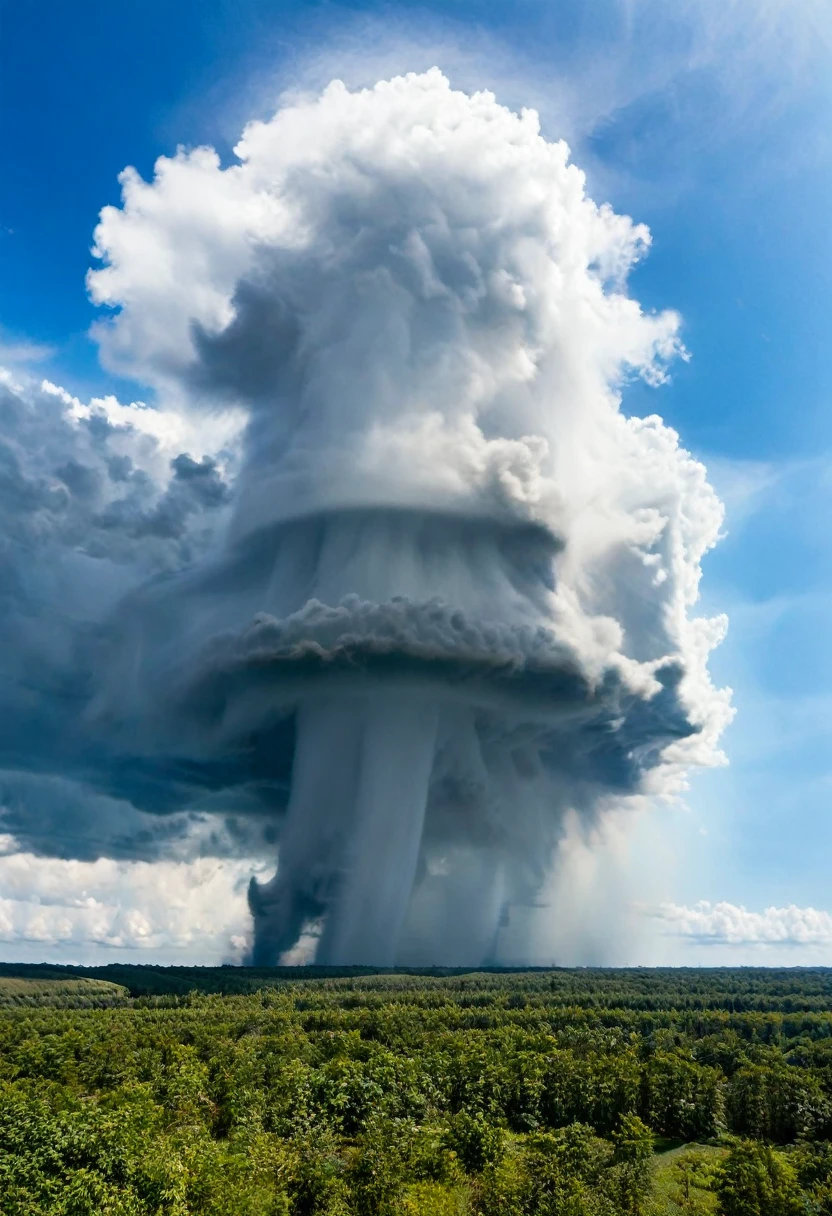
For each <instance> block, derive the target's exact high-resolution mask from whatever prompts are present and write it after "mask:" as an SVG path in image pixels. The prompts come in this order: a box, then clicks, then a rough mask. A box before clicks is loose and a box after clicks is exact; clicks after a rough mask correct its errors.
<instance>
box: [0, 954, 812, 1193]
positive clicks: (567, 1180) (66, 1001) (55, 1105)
mask: <svg viewBox="0 0 832 1216" xmlns="http://www.w3.org/2000/svg"><path fill="white" fill-rule="evenodd" d="M13 970H14V969H12V968H10V967H8V966H6V967H2V968H0V972H3V973H4V975H3V978H2V979H1V980H0V983H3V984H5V985H6V991H7V993H11V994H12V995H13V996H14V997H15V998H17V996H19V995H22V996H24V997H25V1000H24V1001H23V1002H22V1003H21V1002H20V1001H17V1000H15V1001H14V1002H11V1003H9V1002H7V1003H6V1005H5V1006H4V1007H3V1008H1V1009H0V1213H1V1214H2V1216H35V1214H36V1213H37V1214H40V1213H56V1214H60V1216H85V1214H87V1213H89V1214H92V1213H96V1214H97V1213H111V1214H112V1216H150V1214H152V1216H187V1214H190V1213H207V1214H208V1216H231V1214H232V1213H234V1216H266V1214H268V1216H413V1214H415V1213H419V1216H659V1213H661V1214H663V1216H665V1214H666V1216H671V1214H672V1216H676V1214H677V1213H688V1214H689V1216H696V1214H700V1216H706V1214H707V1216H717V1214H718V1216H793V1214H796V1213H798V1212H800V1213H807V1214H808V1213H813V1214H815V1216H832V1143H830V1126H831V1125H832V1117H831V1116H830V1110H832V1013H830V1008H832V999H830V998H832V979H830V973H826V972H823V971H821V970H814V971H810V970H805V971H804V970H801V971H795V972H755V971H751V970H743V971H736V972H731V971H727V970H725V971H715V972H708V971H695V972H693V971H689V972H679V971H656V972H650V971H597V972H596V971H539V972H524V973H508V972H499V971H492V972H481V973H463V972H459V973H451V972H445V973H433V974H418V973H413V972H398V973H372V972H370V971H369V970H368V969H364V970H363V971H360V970H358V969H355V970H353V971H351V972H350V973H348V974H346V975H338V974H335V973H333V972H324V973H321V972H319V971H316V970H315V969H310V970H308V971H305V972H304V971H300V970H298V969H288V968H284V969H275V970H274V971H273V972H267V971H263V970H261V971H254V970H250V969H234V968H216V969H210V968H205V969H199V968H194V969H185V968H181V969H171V972H170V973H168V972H166V971H164V970H163V969H157V968H143V967H142V968H135V969H132V971H131V969H129V968H125V967H118V968H114V969H110V968H100V969H96V970H95V973H94V974H90V973H83V974H82V973H81V969H56V968H43V969H41V970H42V973H41V974H37V971H38V969H37V968H30V969H25V968H20V969H18V970H19V971H20V972H21V973H23V974H20V975H15V974H13V973H12V972H13ZM32 972H35V973H34V974H33V973H32ZM56 972H57V974H56ZM103 972H107V973H109V978H108V977H107V976H105V975H104V974H102V973H103ZM132 972H135V973H137V974H132ZM116 980H117V981H118V983H119V984H121V985H122V987H121V988H114V987H113V985H114V984H115V982H116ZM21 984H22V985H23V989H22V990H21V988H20V985H21ZM9 985H13V987H11V988H9ZM14 985H16V986H17V987H14ZM79 985H80V986H81V987H80V988H79ZM84 985H92V986H93V987H94V988H95V989H96V992H95V993H93V992H91V991H85V990H84ZM188 985H190V987H188ZM212 986H214V987H216V988H218V989H219V991H218V992H215V993H212V992H210V991H208V990H209V989H210V988H211V987H212ZM128 992H129V993H132V994H133V995H132V996H128V995H127V993H128ZM81 1000H83V1001H89V1002H90V1003H88V1004H79V1003H78V1002H79V1001H81ZM726 1135H728V1137H729V1139H728V1141H727V1144H728V1146H729V1147H727V1148H715V1147H714V1148H705V1147H697V1144H698V1145H699V1146H701V1145H702V1144H703V1142H708V1143H711V1144H714V1145H717V1144H720V1143H722V1142H723V1141H724V1138H725V1136H726ZM692 1142H693V1143H692ZM672 1143H679V1144H688V1145H689V1147H688V1148H687V1149H685V1150H684V1151H682V1150H681V1149H680V1150H678V1151H671V1152H669V1153H667V1154H665V1153H664V1151H659V1152H657V1151H655V1150H664V1148H665V1147H666V1146H667V1145H668V1144H672ZM665 1156H666V1164H663V1162H664V1160H665Z"/></svg>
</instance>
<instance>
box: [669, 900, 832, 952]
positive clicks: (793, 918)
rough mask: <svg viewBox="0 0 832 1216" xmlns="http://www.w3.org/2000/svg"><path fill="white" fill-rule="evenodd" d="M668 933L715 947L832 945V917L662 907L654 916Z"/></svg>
mask: <svg viewBox="0 0 832 1216" xmlns="http://www.w3.org/2000/svg"><path fill="white" fill-rule="evenodd" d="M653 915H654V916H655V917H656V919H657V920H659V921H660V922H661V923H662V925H663V926H664V929H665V931H666V932H667V933H671V934H674V935H675V936H678V937H684V938H690V939H693V940H694V941H697V942H703V943H709V944H714V945H730V946H748V945H769V944H771V945H785V946H813V945H822V946H830V945H832V915H830V914H829V912H824V911H821V910H819V909H817V908H798V907H796V906H795V905H794V904H789V905H788V907H785V908H774V907H772V908H766V909H765V911H764V912H749V910H748V909H747V908H744V907H743V906H742V905H739V904H731V903H726V902H724V901H722V902H720V903H716V904H712V903H709V902H708V900H700V902H699V903H697V904H694V905H693V907H684V906H682V905H679V904H662V905H661V906H660V907H659V908H657V909H656V911H655V912H654V913H653Z"/></svg>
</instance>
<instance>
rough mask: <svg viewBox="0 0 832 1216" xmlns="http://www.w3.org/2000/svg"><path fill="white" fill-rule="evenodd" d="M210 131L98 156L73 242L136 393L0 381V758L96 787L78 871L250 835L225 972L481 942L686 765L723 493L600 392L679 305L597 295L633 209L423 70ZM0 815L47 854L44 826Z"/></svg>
mask: <svg viewBox="0 0 832 1216" xmlns="http://www.w3.org/2000/svg"><path fill="white" fill-rule="evenodd" d="M235 153H236V160H235V161H234V162H233V163H232V164H230V165H228V166H227V167H223V166H222V164H221V163H220V160H219V157H218V156H217V154H216V153H215V152H214V151H213V150H212V149H210V148H197V149H194V150H192V151H182V150H180V152H178V153H177V155H176V156H175V157H173V158H164V157H163V158H161V159H160V160H159V161H158V162H157V164H156V167H155V175H154V177H153V180H152V181H149V182H145V181H143V180H142V179H141V178H140V177H139V176H138V174H136V173H135V171H133V170H127V171H125V173H124V175H123V177H122V185H123V202H122V206H121V207H119V208H115V207H107V208H105V209H104V210H103V212H102V215H101V221H100V223H99V226H98V228H97V230H96V238H95V239H96V246H95V250H96V254H97V256H98V258H99V259H100V261H101V266H100V267H99V268H98V269H96V270H93V271H92V272H91V273H90V276H89V287H90V292H91V295H92V297H93V299H94V300H95V301H96V302H97V303H99V304H101V305H106V306H108V307H109V308H111V309H112V310H113V313H112V315H111V316H110V317H109V318H108V319H107V320H104V321H102V322H101V323H100V324H99V326H98V331H97V335H98V339H99V342H100V344H101V350H102V354H103V357H104V359H105V361H106V362H107V363H108V365H109V366H110V367H112V368H114V369H117V370H121V371H125V372H127V373H129V374H130V375H132V376H134V377H137V378H139V379H140V380H141V381H143V382H145V383H147V384H149V385H150V386H152V388H153V389H154V390H155V392H156V395H157V398H158V402H159V407H158V409H155V410H149V409H147V410H141V409H138V408H135V409H133V411H132V413H131V412H130V411H129V410H126V411H125V408H124V407H118V409H120V410H121V411H122V412H121V413H118V411H117V410H116V408H115V406H114V405H113V404H110V405H109V406H108V405H107V403H106V402H102V403H98V404H97V405H94V406H93V407H92V408H86V407H82V406H81V405H80V403H78V402H75V401H74V400H73V399H71V398H69V396H68V394H65V393H64V394H63V395H62V393H61V390H58V389H55V388H54V386H50V385H45V386H44V387H43V388H42V389H41V390H38V391H37V392H34V390H24V388H22V387H16V386H15V385H14V384H13V383H9V384H8V385H6V386H5V387H4V388H3V389H2V393H3V396H2V409H3V410H4V411H6V413H7V415H8V417H9V418H13V419H14V426H15V428H16V431H15V433H17V434H18V435H20V436H22V438H21V442H20V444H19V447H16V448H14V449H10V451H11V452H12V455H11V457H10V460H11V461H12V465H11V466H10V467H12V468H13V472H14V476H15V477H16V478H18V480H19V483H20V485H21V486H25V494H23V492H21V493H22V497H21V502H22V503H23V504H24V506H23V507H22V508H21V519H20V524H19V537H13V538H12V539H13V542H14V543H17V544H19V546H20V552H21V553H22V552H23V549H24V548H26V551H27V552H31V551H32V550H34V551H35V552H36V554H37V563H38V564H37V573H36V577H35V578H34V579H33V578H32V577H31V576H30V577H29V579H28V582H27V587H29V588H32V587H35V586H36V583H37V581H38V580H40V587H39V588H36V590H35V591H34V592H33V593H32V594H34V595H35V596H40V600H39V603H41V604H45V603H46V602H47V600H48V602H49V604H51V607H48V606H47V607H43V608H42V617H41V619H42V621H43V624H44V626H45V627H51V626H54V628H55V634H54V636H55V638H56V642H55V645H54V647H53V648H52V649H51V651H50V652H49V653H48V654H42V655H41V657H40V658H39V659H38V661H37V663H36V664H35V665H34V666H31V664H34V657H33V656H34V654H35V652H36V647H37V645H38V643H37V640H36V639H35V638H34V637H33V633H32V630H31V628H30V624H27V622H31V620H32V612H31V608H30V607H27V606H26V605H25V603H24V601H23V599H21V602H20V605H18V607H17V608H16V609H15V610H14V611H13V613H12V616H11V620H12V634H11V642H12V645H11V646H10V647H9V648H8V652H9V653H8V657H7V658H5V659H4V663H5V669H4V672H3V674H4V675H5V676H6V677H7V679H6V681H5V682H4V684H3V688H4V689H7V691H4V692H2V693H0V696H2V697H4V698H8V699H9V702H8V705H5V706H4V708H5V709H11V707H12V704H13V703H15V698H17V702H16V703H15V704H16V721H17V725H16V726H15V727H14V728H13V729H12V730H11V732H10V734H9V735H8V737H7V741H6V744H5V745H4V751H5V752H6V758H7V767H9V768H11V767H14V768H15V770H16V771H17V772H18V773H19V774H20V780H23V779H24V778H25V779H34V778H33V777H32V776H31V775H32V774H41V775H43V774H56V773H61V774H63V775H64V776H65V777H67V775H69V777H68V778H67V779H69V778H71V780H72V781H73V782H74V783H76V785H81V786H82V787H83V788H85V789H87V790H89V791H95V793H94V794H91V796H92V797H95V798H98V800H99V802H100V804H101V806H102V808H103V807H105V805H106V807H108V808H109V809H108V810H104V809H102V811H101V823H100V824H99V832H100V846H99V849H100V852H101V853H103V854H104V855H107V851H108V849H111V848H112V846H113V841H115V840H116V839H119V840H121V847H122V848H123V849H124V850H125V851H126V852H127V853H129V852H130V850H131V849H132V850H134V851H136V852H138V850H139V848H140V847H141V848H142V849H144V850H145V852H147V851H149V852H151V853H153V854H154V855H157V856H159V855H164V854H165V852H166V851H170V850H171V849H172V848H173V847H174V844H175V841H176V840H177V839H179V837H178V835H177V833H183V832H185V828H184V827H181V826H179V827H176V828H174V826H173V825H175V824H177V825H182V824H183V823H184V822H185V821H186V820H187V819H188V817H189V816H190V817H191V821H192V820H193V817H194V816H195V815H197V814H198V815H199V816H200V817H201V819H200V822H208V823H213V824H214V825H215V827H214V828H211V829H209V833H210V832H213V835H212V837H211V839H212V841H213V844H212V845H211V846H210V847H212V848H214V849H215V850H216V851H217V852H218V853H220V854H222V853H223V852H225V853H226V854H228V855H237V856H239V855H240V854H241V853H242V852H243V851H244V849H245V848H248V849H250V848H251V847H253V843H254V844H256V847H257V848H258V849H259V850H260V852H261V855H262V857H263V858H264V859H268V860H270V861H271V864H275V862H276V865H277V873H276V875H275V877H274V878H272V879H271V880H269V881H267V882H262V883H258V882H257V881H256V880H252V884H251V887H250V893H249V903H250V908H251V912H252V914H253V922H254V939H253V946H252V951H253V957H254V960H255V961H256V962H258V963H263V964H265V963H273V962H276V961H278V960H279V959H280V958H282V957H286V956H287V954H288V953H289V952H291V951H293V950H294V949H295V948H296V947H297V946H298V943H299V942H301V941H305V942H307V943H308V942H312V943H313V947H312V948H314V949H315V950H316V951H317V959H318V961H321V962H327V963H370V964H391V963H393V962H396V961H410V960H417V959H429V960H430V961H432V962H437V963H439V962H442V963H444V962H447V963H460V964H469V963H481V962H485V961H489V960H490V961H496V960H499V957H500V935H501V928H502V927H503V926H504V925H505V923H506V921H507V919H508V918H510V915H511V909H512V908H513V907H521V906H529V905H533V904H534V903H535V901H536V900H537V898H538V897H539V892H540V890H541V888H542V886H543V884H544V883H545V882H546V881H547V880H548V879H549V877H550V874H551V871H552V867H553V865H554V859H555V853H556V849H557V845H558V842H559V840H560V839H561V838H562V836H563V833H564V831H565V830H566V825H567V823H568V822H569V821H570V819H574V818H575V817H577V818H578V819H579V820H580V821H581V822H582V823H583V824H584V825H585V826H595V825H596V824H597V823H598V822H599V820H601V819H602V818H604V817H607V816H612V815H615V814H617V813H618V812H620V810H621V809H622V808H623V807H625V806H626V805H628V802H629V801H630V800H632V799H634V798H637V797H639V796H641V795H643V794H645V793H667V792H672V791H674V790H676V789H678V788H679V787H680V785H681V783H682V782H683V781H684V777H685V773H686V771H687V770H688V769H689V768H690V767H691V766H695V765H709V764H714V763H718V762H719V760H720V753H719V750H718V740H719V736H720V733H721V731H722V729H723V727H724V726H725V724H726V723H727V721H728V720H729V719H730V715H731V709H730V705H729V695H728V693H727V692H726V691H725V690H719V689H715V688H714V687H713V685H712V683H711V680H710V678H709V674H708V668H707V661H708V654H709V651H710V649H711V648H712V647H713V646H714V645H715V644H716V643H717V642H718V641H719V640H720V638H721V636H722V634H723V632H724V621H723V619H722V618H717V619H715V620H709V619H703V618H697V617H696V616H695V615H693V608H694V605H695V603H696V600H697V595H698V584H699V576H700V561H701V558H702V556H703V554H704V553H705V552H706V550H707V549H708V548H709V547H711V546H712V545H713V544H714V543H715V542H716V540H717V538H718V534H719V528H720V524H721V521H722V508H721V505H720V503H719V501H718V499H717V498H716V496H715V494H714V492H713V490H712V489H711V487H710V486H709V484H708V481H707V478H706V473H705V470H704V468H703V467H702V465H701V464H699V463H698V462H696V461H695V460H694V459H692V457H691V456H690V455H689V454H688V453H687V452H686V451H685V450H684V449H683V448H682V447H680V445H679V441H678V436H677V435H676V433H675V432H674V431H673V430H671V429H670V428H668V427H666V426H665V425H664V424H663V423H662V421H661V419H660V418H658V417H656V416H651V417H648V418H636V417H628V416H627V415H626V414H625V413H624V412H623V411H622V409H621V394H622V392H624V390H625V386H626V383H627V381H628V379H631V378H633V377H641V378H643V379H644V380H646V381H647V382H648V383H649V384H651V385H655V386H658V385H660V384H661V383H662V381H663V379H664V378H665V376H666V374H667V373H666V367H667V365H668V363H669V362H670V361H672V359H673V358H675V357H677V356H679V355H682V354H684V350H683V347H682V346H681V343H680V340H679V337H678V330H679V319H678V317H677V316H676V315H675V314H674V313H671V312H665V313H645V312H644V311H643V310H642V309H641V308H640V307H639V305H638V303H637V302H636V301H635V300H633V299H632V298H631V297H630V296H628V295H627V293H626V279H627V275H628V272H629V270H630V269H631V267H632V266H633V264H634V263H635V262H636V261H637V259H638V258H639V257H641V256H642V255H643V254H644V253H645V252H646V250H647V247H648V245H649V233H648V232H647V230H646V229H645V228H644V227H643V226H642V225H638V224H634V223H633V222H632V221H631V220H630V219H628V218H627V217H625V216H621V215H617V214H615V213H614V212H613V211H612V209H611V208H610V207H608V206H598V205H596V204H595V203H594V202H593V201H592V200H591V199H589V198H588V197H587V195H586V193H585V183H584V178H583V175H582V174H581V172H580V171H579V170H578V169H577V168H576V167H575V166H574V165H572V164H570V162H569V157H568V149H567V148H566V146H565V145H564V144H563V143H552V142H549V141H547V140H546V139H545V138H544V137H543V136H542V135H541V133H540V130H539V127H538V123H537V119H536V116H535V115H534V113H533V112H531V111H524V112H523V113H521V114H519V115H518V114H514V113H512V112H511V111H509V110H508V109H506V108H504V107H502V106H501V105H499V104H498V102H497V101H496V99H495V98H494V97H493V96H492V95H491V94H489V93H485V92H483V93H475V94H473V95H467V94H465V93H462V92H458V91H455V90H453V89H452V88H451V87H450V85H449V83H448V81H447V80H446V79H445V77H444V76H443V75H442V74H441V73H440V72H439V71H438V70H435V69H434V70H432V71H429V72H427V73H424V74H422V75H410V76H406V77H399V78H396V79H393V80H388V81H382V82H380V83H379V84H378V85H376V86H375V87H374V88H372V89H365V90H360V91H355V92H351V91H349V90H348V89H346V88H345V86H344V85H342V84H341V83H340V82H337V81H336V82H334V83H333V84H331V85H330V86H329V87H328V88H327V89H326V90H325V91H324V92H323V93H322V94H321V95H320V96H318V97H316V98H312V99H306V100H295V101H290V102H287V103H286V104H285V105H283V106H282V108H281V109H280V110H278V112H277V113H276V114H275V116H274V117H273V118H272V119H271V120H269V121H267V122H256V123H252V124H250V125H249V126H248V127H247V128H246V129H245V131H244V133H243V135H242V137H241V140H240V142H239V143H238V145H237V147H236V149H235ZM33 396H34V398H36V400H33V399H32V398H33ZM146 415H152V418H151V419H150V420H148V417H146ZM27 437H28V439H29V440H30V442H25V440H26V438H27ZM186 447H187V448H189V449H190V451H189V453H188V454H186V453H185V452H184V450H183V449H184V448H186ZM58 448H60V449H61V450H62V451H63V452H64V456H63V463H62V464H61V466H60V467H59V468H56V467H55V461H54V460H53V458H52V452H53V451H57V450H58ZM67 452H69V453H70V456H69V457H67V455H66V453H67ZM26 495H28V497H26ZM27 504H28V505H27ZM10 552H11V553H12V557H11V560H12V562H15V561H17V560H18V558H17V553H18V550H17V549H16V548H14V547H12V549H11V550H10ZM56 554H60V560H59V561H58V562H57V563H56V560H55V555H56ZM21 594H23V593H21ZM59 606H60V607H59ZM38 611H39V612H40V611H41V609H39V610H38ZM50 613H51V614H52V615H51V616H50ZM26 670H28V671H32V670H38V671H42V672H43V678H42V680H39V681H37V682H35V684H33V683H32V682H31V681H30V682H29V684H28V685H27V684H26V682H25V680H24V677H23V672H24V671H26ZM24 687H26V692H25V695H24V693H23V691H21V690H23V689H24ZM57 688H60V689H61V690H62V696H60V697H56V696H54V695H47V694H46V693H45V692H44V691H43V690H44V689H50V690H52V691H54V690H55V689H57ZM33 740H34V742H33ZM27 774H28V775H29V776H27ZM42 779H44V780H45V779H46V778H45V777H42ZM49 779H53V778H52V777H50V778H49ZM120 817H121V818H120ZM183 817H184V818H183ZM14 830H15V833H16V835H17V836H18V837H19V838H20V839H21V840H23V841H24V843H27V844H29V845H31V847H33V848H36V849H39V850H43V851H47V852H48V851H49V848H50V845H49V838H50V820H49V818H48V816H44V817H43V818H42V819H41V820H39V819H38V816H37V815H32V816H30V817H29V819H28V821H27V823H26V824H23V823H21V824H18V825H15V827H14ZM140 841H141V842H142V843H141V846H140V844H139V842H140ZM203 841H204V837H203ZM62 848H63V849H65V850H71V845H67V844H66V843H64V844H63V845H62ZM449 925H452V926H453V931H452V932H451V933H448V931H447V926H449Z"/></svg>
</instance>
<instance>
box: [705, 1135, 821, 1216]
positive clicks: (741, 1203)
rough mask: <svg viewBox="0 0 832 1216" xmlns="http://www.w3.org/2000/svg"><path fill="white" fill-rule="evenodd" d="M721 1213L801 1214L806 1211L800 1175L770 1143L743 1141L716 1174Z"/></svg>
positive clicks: (748, 1215)
mask: <svg viewBox="0 0 832 1216" xmlns="http://www.w3.org/2000/svg"><path fill="white" fill-rule="evenodd" d="M715 1190H716V1193H717V1197H718V1199H719V1210H720V1213H721V1214H722V1216H801V1213H803V1212H805V1210H806V1209H805V1204H804V1202H803V1195H802V1192H801V1190H800V1186H799V1184H798V1180H797V1174H796V1173H795V1171H794V1169H793V1168H792V1167H791V1165H790V1164H789V1163H788V1162H787V1161H786V1160H785V1159H784V1158H783V1156H782V1154H781V1153H777V1152H775V1151H774V1149H772V1148H771V1146H770V1145H768V1144H758V1143H756V1142H755V1141H753V1140H741V1141H740V1142H739V1143H738V1144H735V1145H734V1147H733V1148H732V1149H731V1151H730V1152H729V1153H728V1155H727V1157H726V1158H725V1160H724V1161H723V1162H722V1164H721V1165H720V1167H719V1168H718V1170H717V1171H716V1176H715Z"/></svg>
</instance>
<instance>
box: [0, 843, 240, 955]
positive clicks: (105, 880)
mask: <svg viewBox="0 0 832 1216" xmlns="http://www.w3.org/2000/svg"><path fill="white" fill-rule="evenodd" d="M0 849H3V850H5V851H4V852H3V853H2V854H0V891H2V892H3V895H2V897H0V942H4V943H7V944H9V945H15V946H21V945H30V946H31V945H36V946H38V947H41V948H42V949H43V951H44V954H51V955H53V956H54V948H55V947H60V948H61V954H60V957H62V958H66V957H68V954H71V953H72V950H73V948H83V947H85V946H88V945H96V946H99V947H100V946H105V947H110V948H111V949H113V950H115V951H118V952H119V953H120V954H121V955H122V957H123V956H124V955H125V954H126V955H128V956H129V954H130V953H131V952H133V951H141V952H148V951H149V952H152V953H153V954H154V955H155V956H162V955H164V956H166V957H170V956H171V954H174V955H175V954H176V952H181V955H182V957H183V958H186V959H187V961H188V962H191V963H196V962H200V961H201V962H219V961H224V960H226V959H228V960H232V959H233V960H235V961H240V958H241V955H242V954H243V953H244V951H245V948H246V945H247V941H248V933H249V924H250V921H249V913H248V907H247V904H246V887H247V884H248V880H249V878H250V877H251V875H252V874H259V873H261V872H262V870H263V864H262V863H257V862H251V861H247V860H234V861H220V860H217V859H216V858H198V859H197V860H194V861H189V862H184V861H160V862H155V863H148V862H143V861H129V862H127V861H115V860H113V859H112V858H103V857H102V858H99V859H98V860H97V861H65V860H61V859H58V858H54V857H37V856H35V855H34V854H33V853H26V852H19V851H15V841H14V839H13V838H12V837H9V836H5V837H3V836H0Z"/></svg>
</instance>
